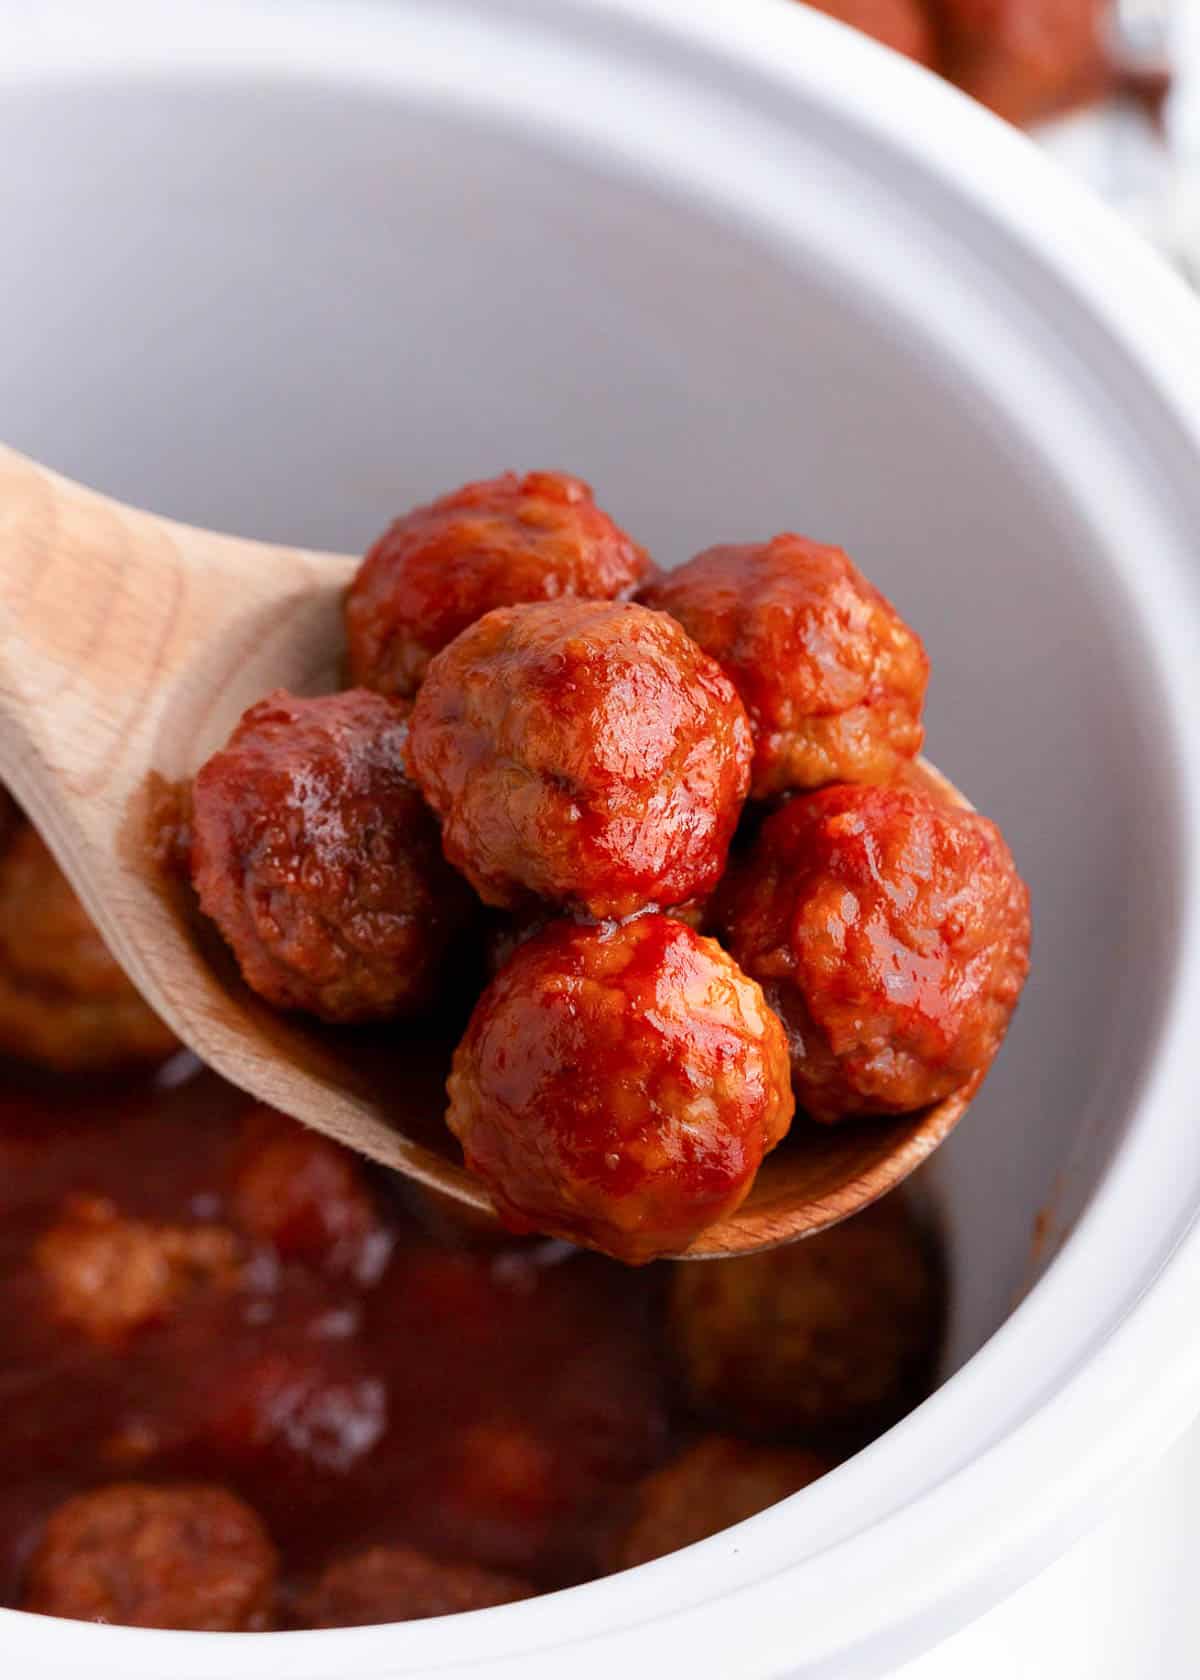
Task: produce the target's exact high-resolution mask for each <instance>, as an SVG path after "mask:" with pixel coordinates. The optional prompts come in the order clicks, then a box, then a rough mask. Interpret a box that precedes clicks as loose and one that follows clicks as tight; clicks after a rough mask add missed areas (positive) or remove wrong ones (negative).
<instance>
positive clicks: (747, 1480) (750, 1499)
mask: <svg viewBox="0 0 1200 1680" xmlns="http://www.w3.org/2000/svg"><path fill="white" fill-rule="evenodd" d="M729 1263H730V1262H726V1261H722V1263H721V1264H720V1265H719V1266H711V1267H710V1266H705V1267H703V1268H702V1269H703V1270H704V1271H722V1270H724V1267H725V1265H727V1264H729ZM832 1468H833V1464H832V1462H831V1461H830V1460H829V1459H826V1458H823V1457H821V1456H820V1455H819V1454H817V1453H815V1452H808V1451H806V1450H805V1449H804V1448H791V1449H788V1448H783V1447H755V1446H750V1445H748V1444H747V1443H746V1442H745V1441H735V1440H732V1439H730V1438H729V1437H728V1436H725V1435H705V1436H704V1437H703V1438H702V1439H701V1440H699V1441H697V1442H696V1444H695V1445H694V1446H692V1447H690V1448H688V1450H687V1451H686V1452H684V1453H682V1454H681V1455H680V1456H679V1457H678V1458H677V1459H675V1460H673V1462H672V1463H670V1464H668V1465H666V1466H664V1468H663V1469H661V1470H657V1471H655V1473H654V1474H653V1475H652V1476H647V1478H646V1480H645V1481H644V1482H643V1483H642V1484H641V1486H640V1488H639V1489H638V1491H637V1497H636V1502H635V1511H634V1516H633V1520H632V1521H631V1523H630V1525H629V1528H628V1529H627V1531H626V1532H625V1534H624V1535H623V1536H622V1538H621V1540H620V1542H619V1543H618V1546H617V1548H616V1557H615V1559H614V1563H615V1567H616V1568H617V1569H632V1568H634V1567H635V1565H637V1564H639V1563H649V1562H650V1561H651V1560H652V1559H654V1558H660V1557H665V1556H666V1555H667V1553H668V1552H677V1551H678V1550H679V1549H680V1547H681V1546H691V1545H693V1544H694V1543H695V1542H696V1541H697V1540H707V1539H708V1538H709V1536H710V1535H713V1534H720V1532H721V1530H722V1529H725V1528H731V1527H732V1526H733V1524H734V1523H739V1522H744V1521H745V1520H746V1518H747V1517H753V1516H756V1515H757V1513H758V1512H759V1511H765V1510H766V1509H767V1507H768V1506H770V1505H777V1504H778V1503H779V1501H780V1500H781V1499H787V1498H788V1497H789V1496H790V1495H791V1494H793V1493H799V1491H800V1489H801V1488H805V1487H808V1486H809V1484H810V1483H811V1482H815V1481H816V1480H817V1479H818V1477H820V1476H823V1475H824V1474H825V1472H826V1471H827V1470H832Z"/></svg>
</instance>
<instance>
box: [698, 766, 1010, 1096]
mask: <svg viewBox="0 0 1200 1680" xmlns="http://www.w3.org/2000/svg"><path fill="white" fill-rule="evenodd" d="M716 919H717V922H718V924H719V925H720V927H721V929H722V934H723V937H724V941H725V944H726V945H727V946H728V948H729V950H730V951H731V952H732V953H733V955H734V956H735V957H736V959H737V961H738V962H739V963H740V964H741V966H742V967H743V968H744V969H745V971H746V973H747V974H750V975H753V977H754V978H755V979H756V980H758V981H759V982H760V984H761V985H762V987H763V989H764V991H765V993H766V996H767V999H768V1001H769V1002H770V1003H771V1005H772V1006H773V1007H774V1008H775V1009H776V1010H777V1011H778V1012H779V1015H780V1017H781V1018H782V1020H783V1023H784V1026H785V1027H786V1029H787V1034H788V1041H789V1046H790V1049H791V1061H792V1081H793V1085H794V1087H795V1092H796V1100H797V1102H798V1104H799V1106H800V1107H801V1108H803V1109H804V1110H806V1111H807V1113H808V1114H809V1115H811V1116H812V1117H813V1118H814V1119H816V1120H822V1121H833V1120H839V1119H841V1118H842V1117H843V1116H845V1115H852V1114H900V1113H907V1112H908V1111H910V1110H914V1109H918V1108H923V1107H924V1106H925V1105H926V1104H928V1103H933V1102H938V1101H940V1100H941V1099H942V1098H944V1097H947V1096H949V1095H950V1093H951V1092H953V1091H956V1090H958V1089H959V1087H960V1086H963V1085H965V1084H966V1083H967V1082H968V1081H969V1080H971V1079H973V1078H975V1077H977V1076H982V1074H983V1073H984V1072H985V1071H986V1069H987V1068H988V1066H989V1064H990V1063H991V1060H992V1058H993V1056H994V1055H995V1053H996V1051H997V1050H998V1049H999V1047H1000V1043H1001V1040H1002V1039H1003V1037H1004V1034H1005V1031H1006V1030H1007V1027H1008V1023H1009V1019H1010V1017H1011V1015H1012V1012H1013V1010H1014V1009H1015V1007H1016V1004H1017V999H1018V997H1019V995H1020V991H1021V987H1022V985H1023V984H1024V980H1025V975H1026V972H1027V971H1028V967H1029V894H1028V891H1027V889H1026V887H1025V884H1024V882H1023V881H1022V880H1021V878H1020V876H1019V875H1018V874H1017V871H1016V866H1015V864H1014V863H1013V859H1012V854H1011V853H1010V852H1009V849H1008V847H1007V846H1006V844H1005V842H1004V839H1003V836H1002V835H1001V833H1000V831H999V829H998V828H997V827H996V826H995V824H994V823H991V822H989V821H988V820H987V818H986V817H981V816H979V815H978V814H977V813H976V812H974V811H966V810H961V809H958V808H956V807H954V806H951V805H949V804H947V803H945V802H944V801H943V800H942V799H940V798H935V797H933V796H932V795H930V794H927V793H923V792H920V791H918V790H917V789H914V788H901V787H889V788H854V787H842V786H839V787H831V788H825V789H823V790H822V791H821V792H819V793H813V794H809V795H807V796H804V797H798V798H795V799H792V800H790V801H789V802H788V804H786V805H784V806H783V807H782V809H781V810H779V811H777V812H776V813H775V814H774V815H773V816H771V817H770V818H768V820H767V821H766V822H765V823H764V824H763V827H762V829H761V831H760V833H759V835H758V839H757V841H756V843H755V845H754V846H753V848H752V849H751V851H750V852H749V854H748V855H747V856H746V857H745V858H744V859H743V860H742V861H741V862H740V863H739V864H738V866H737V867H736V869H734V870H733V871H731V873H730V875H729V876H728V877H727V878H726V880H725V882H724V883H723V885H722V890H721V895H720V900H719V903H718V906H717V910H716Z"/></svg>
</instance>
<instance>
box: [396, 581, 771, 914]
mask: <svg viewBox="0 0 1200 1680" xmlns="http://www.w3.org/2000/svg"><path fill="white" fill-rule="evenodd" d="M750 753H751V743H750V730H749V726H748V724H747V721H746V715H745V712H744V711H743V709H742V705H741V702H740V701H739V700H738V698H737V695H736V694H735V693H734V691H733V688H732V686H731V685H730V683H729V681H728V679H727V678H726V677H725V676H724V675H723V674H722V672H721V671H720V669H719V667H718V666H717V665H716V664H714V662H713V661H712V660H711V659H709V658H708V657H707V656H706V655H705V654H704V653H702V652H701V651H700V649H699V648H698V647H697V646H696V645H695V643H694V642H692V641H690V640H689V639H688V637H687V636H685V635H684V633H683V632H682V630H681V629H680V628H679V626H678V625H677V624H675V623H674V622H673V621H672V620H671V619H669V618H667V617H665V616H664V615H663V614H660V613H652V612H648V611H647V610H646V609H645V608H644V607H639V606H634V605H631V604H621V603H599V602H579V601H576V602H551V603H544V604H539V605H532V606H520V607H506V608H501V609H499V610H498V611H496V612H492V613H489V614H488V615H487V616H486V617H485V618H481V619H480V620H479V621H478V622H477V623H476V624H474V625H472V626H471V628H470V629H468V630H466V631H464V632H463V634H462V635H461V636H459V637H458V638H457V640H456V641H454V642H452V643H451V644H450V646H449V647H448V648H446V649H445V650H444V651H443V652H442V653H440V654H439V655H438V656H437V658H436V659H435V660H434V661H433V663H432V664H431V665H430V667H429V673H428V676H427V677H426V680H425V683H424V686H423V687H422V689H421V691H420V693H419V694H418V696H417V700H416V703H415V705H414V707H413V712H412V719H411V727H410V732H409V738H408V763H409V768H410V770H411V773H412V775H413V777H414V779H415V780H416V782H417V783H418V784H419V786H420V788H421V790H422V792H423V793H424V795H425V797H426V799H427V800H428V801H429V803H430V804H431V805H432V806H433V808H434V810H435V811H436V812H437V814H438V816H439V817H440V818H441V821H442V843H443V846H444V848H445V852H446V856H447V857H448V858H449V859H450V861H451V862H452V863H453V864H455V865H456V867H457V868H459V869H461V870H462V872H463V873H464V874H465V875H466V876H467V878H468V879H469V880H470V881H471V883H472V884H473V885H474V887H475V889H476V891H477V892H478V893H479V895H480V897H481V898H483V899H484V900H485V902H487V903H489V904H493V905H497V906H500V907H513V906H519V905H520V904H521V903H522V902H523V901H525V900H528V899H529V898H530V897H538V898H544V899H548V900H551V901H552V902H554V903H557V904H562V905H565V906H568V907H570V908H577V909H581V910H585V911H587V912H588V913H589V914H591V915H592V916H595V917H598V918H602V917H608V916H613V917H616V916H627V915H631V914H633V913H634V912H635V911H637V910H640V909H643V908H644V907H646V906H647V905H656V906H659V907H661V906H664V905H670V904H676V903H680V902H681V901H683V900H685V899H690V898H694V897H697V896H702V895H703V894H705V893H707V892H708V891H710V890H711V888H712V887H713V886H714V885H715V883H716V881H717V880H718V878H719V877H720V874H721V872H722V870H723V868H724V865H725V857H726V852H727V851H728V847H729V841H730V838H731V836H732V834H733V831H734V828H735V826H736V824H737V819H738V814H739V812H740V810H741V807H742V802H743V800H744V799H745V796H746V791H747V788H748V785H749V767H750Z"/></svg>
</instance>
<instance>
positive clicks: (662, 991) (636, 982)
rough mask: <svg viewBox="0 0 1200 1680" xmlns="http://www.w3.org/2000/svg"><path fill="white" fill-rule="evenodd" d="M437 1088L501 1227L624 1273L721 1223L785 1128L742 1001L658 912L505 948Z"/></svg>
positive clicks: (781, 1092) (776, 1076) (764, 1028)
mask: <svg viewBox="0 0 1200 1680" xmlns="http://www.w3.org/2000/svg"><path fill="white" fill-rule="evenodd" d="M447 1089H448V1091H449V1094H450V1106H449V1109H448V1110H447V1115H446V1121H447V1124H448V1125H449V1127H450V1129H451V1131H452V1132H454V1134H455V1136H456V1137H457V1138H458V1140H459V1142H460V1143H461V1144H462V1146H463V1153H464V1155H465V1157H466V1160H467V1164H468V1165H469V1166H470V1167H471V1168H472V1170H473V1171H475V1172H477V1173H478V1174H479V1175H480V1177H481V1178H482V1179H483V1180H484V1182H485V1183H486V1184H487V1185H488V1187H489V1189H491V1191H492V1193H493V1197H494V1198H495V1200H496V1204H497V1208H498V1211H499V1212H500V1215H501V1218H502V1219H504V1221H505V1222H506V1223H507V1224H509V1225H511V1227H512V1228H513V1229H514V1230H530V1229H535V1230H544V1231H551V1232H553V1233H555V1234H556V1235H560V1236H564V1237H567V1238H569V1239H570V1240H572V1241H575V1242H581V1243H585V1244H589V1245H593V1246H596V1247H599V1248H602V1249H604V1251H605V1252H606V1253H610V1254H615V1255H618V1256H619V1257H620V1258H622V1259H625V1260H627V1261H631V1262H635V1263H640V1262H642V1261H646V1260H650V1259H653V1258H654V1257H655V1256H656V1255H660V1254H665V1253H671V1252H672V1251H674V1250H677V1249H679V1248H682V1247H684V1246H686V1244H687V1243H688V1241H689V1240H690V1239H691V1238H692V1237H693V1236H695V1235H696V1234H697V1233H698V1232H699V1231H700V1230H702V1229H703V1227H704V1226H706V1225H708V1224H710V1223H711V1222H712V1221H713V1220H714V1219H716V1218H719V1217H721V1216H722V1215H725V1214H728V1213H730V1212H732V1211H733V1210H734V1209H735V1208H736V1207H737V1206H738V1205H739V1203H740V1202H741V1201H742V1199H743V1198H744V1197H745V1195H746V1194H747V1192H748V1190H749V1188H750V1185H751V1183H752V1181H753V1178H754V1174H755V1172H756V1171H757V1169H758V1166H759V1163H760V1161H761V1160H762V1157H763V1155H764V1154H765V1153H766V1152H767V1151H769V1150H770V1149H772V1148H773V1147H774V1146H775V1144H776V1143H778V1141H779V1140H780V1138H781V1137H782V1136H783V1135H784V1134H785V1132H786V1131H787V1129H788V1126H789V1124H790V1122H791V1117H792V1098H791V1091H790V1087H789V1083H788V1068H787V1051H786V1046H785V1043H784V1037H783V1031H782V1028H781V1027H780V1025H779V1022H778V1021H777V1020H776V1019H775V1017H774V1016H773V1015H772V1013H771V1011H770V1010H769V1009H768V1008H767V1007H766V1005H765V1004H764V1002H763V997H762V993H761V992H760V990H759V988H758V987H757V985H755V984H754V983H753V982H752V981H749V980H747V978H746V976H745V975H743V974H742V973H741V972H740V971H739V970H738V968H737V966H736V964H735V963H734V962H733V961H732V960H731V959H730V958H729V957H728V956H727V955H726V954H725V952H724V951H722V950H721V948H720V946H718V945H717V944H716V943H715V942H714V941H713V940H710V939H702V938H700V937H699V936H698V935H697V934H695V933H693V932H692V931H691V929H690V928H688V927H686V926H685V925H684V924H683V923H682V922H678V921H673V920H671V919H670V918H668V917H666V916H659V915H646V916H639V917H636V918H635V919H633V920H632V921H629V922H625V923H623V924H620V925H608V926H601V927H585V926H579V925H577V924H574V923H571V922H556V923H553V924H551V926H549V927H548V928H546V929H545V930H544V931H543V932H542V933H540V934H538V935H536V936H535V937H534V938H532V939H530V940H528V941H527V942H526V943H525V944H523V945H521V946H520V947H519V948H518V949H517V951H516V952H515V953H514V954H513V956H512V957H511V958H510V960H509V962H508V964H507V965H506V966H505V968H504V969H502V970H501V972H500V974H499V975H498V976H497V978H496V979H495V980H494V981H493V982H492V984H491V986H490V987H489V988H488V990H487V991H486V992H485V993H484V995H483V997H482V998H481V999H480V1001H479V1004H478V1005H477V1007H476V1010H475V1013H474V1015H473V1016H472V1018H471V1023H470V1026H469V1027H468V1029H467V1033H466V1036H465V1037H464V1039H463V1041H462V1044H461V1045H460V1046H459V1048H458V1050H457V1051H456V1052H455V1057H454V1069H453V1072H452V1074H451V1076H450V1080H449V1083H448V1087H447Z"/></svg>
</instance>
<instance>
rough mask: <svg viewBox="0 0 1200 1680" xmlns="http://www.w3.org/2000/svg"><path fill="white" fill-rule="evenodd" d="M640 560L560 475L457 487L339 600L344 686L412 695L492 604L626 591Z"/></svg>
mask: <svg viewBox="0 0 1200 1680" xmlns="http://www.w3.org/2000/svg"><path fill="white" fill-rule="evenodd" d="M650 571H651V565H650V560H649V558H648V556H647V555H646V554H645V553H644V552H643V550H642V549H640V548H639V547H638V546H637V544H636V543H635V542H633V541H632V540H631V539H630V538H629V537H627V536H626V535H625V533H624V531H622V530H621V528H620V526H618V525H616V524H614V523H613V521H612V520H611V519H610V518H609V517H608V515H607V514H606V513H603V512H602V511H601V510H600V509H599V508H598V507H597V506H596V503H595V498H594V497H593V495H592V491H591V487H590V486H589V485H587V484H584V482H583V481H582V479H578V478H572V477H571V476H570V475H569V474H567V473H556V472H535V473H527V474H526V475H525V476H524V477H523V478H519V477H518V476H517V474H516V473H503V474H501V476H500V477H499V478H492V479H486V480H484V481H483V482H482V483H478V484H465V485H463V487H462V489H461V490H455V491H453V492H452V493H451V494H450V495H448V496H440V497H439V498H438V500H437V501H436V502H433V503H431V505H430V506H429V507H420V508H415V509H414V510H413V511H412V512H411V513H407V514H405V515H404V517H403V518H402V519H397V520H396V521H395V523H394V524H393V525H391V526H389V528H388V529H387V530H386V531H385V532H384V534H383V536H381V537H380V538H379V540H378V542H377V543H376V544H375V545H374V547H373V548H372V549H370V550H369V552H368V554H367V557H366V559H365V560H364V561H363V563H362V565H361V566H360V567H359V570H358V574H357V576H356V577H355V579H354V582H353V584H352V585H351V586H350V591H349V594H348V595H347V598H346V632H347V638H348V642H349V649H350V674H351V680H352V681H353V682H355V683H361V684H362V685H363V686H364V687H366V688H375V689H378V690H380V692H382V693H384V694H403V695H412V694H415V693H416V691H417V689H418V687H419V686H420V684H421V681H422V679H423V677H424V675H425V670H426V667H427V666H428V664H429V661H430V660H431V659H432V658H433V656H434V654H435V653H439V652H440V651H441V649H442V648H444V647H445V646H446V645H447V643H449V642H452V641H453V640H454V638H455V636H457V635H458V634H459V632H460V631H462V630H465V629H466V628H467V626H468V625H469V624H473V623H474V622H475V620H476V619H477V618H482V617H483V615H484V613H487V612H491V610H492V608H493V607H509V606H516V605H517V604H518V603H519V602H521V601H553V600H558V599H560V598H564V597H571V596H575V597H578V598H580V599H584V600H596V601H608V600H615V599H619V598H621V597H622V596H625V595H628V594H631V593H632V592H633V590H634V589H636V588H637V586H638V584H639V583H641V582H642V581H643V580H644V579H645V578H646V577H647V576H648V575H649V572H650Z"/></svg>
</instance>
